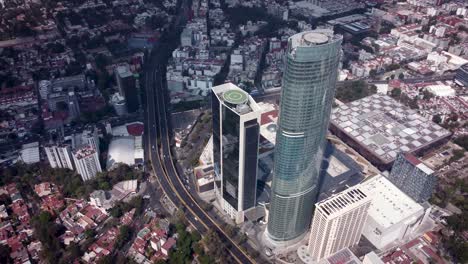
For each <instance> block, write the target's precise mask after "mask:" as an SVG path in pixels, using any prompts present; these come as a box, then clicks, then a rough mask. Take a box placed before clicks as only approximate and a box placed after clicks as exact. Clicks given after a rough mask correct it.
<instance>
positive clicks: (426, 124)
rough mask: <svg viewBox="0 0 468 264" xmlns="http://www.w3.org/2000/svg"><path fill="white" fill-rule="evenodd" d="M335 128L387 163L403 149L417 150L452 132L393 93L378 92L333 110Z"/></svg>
mask: <svg viewBox="0 0 468 264" xmlns="http://www.w3.org/2000/svg"><path fill="white" fill-rule="evenodd" d="M331 125H332V128H333V127H335V128H337V129H338V130H340V131H341V132H343V133H345V134H346V135H348V136H349V137H350V138H351V139H352V140H354V141H355V142H357V143H358V144H359V145H361V146H362V147H364V148H365V149H367V150H368V151H370V152H371V153H373V154H374V155H375V156H376V157H378V158H379V160H381V161H383V162H384V163H390V162H393V161H394V160H395V158H396V156H397V154H398V153H399V152H413V151H416V150H419V149H421V148H423V147H426V146H428V145H430V144H432V143H434V142H436V141H439V140H441V139H443V138H446V137H448V136H449V135H450V132H449V131H448V130H446V129H444V128H442V127H441V126H439V125H437V124H436V123H434V122H432V121H430V120H428V119H426V118H425V117H422V116H421V115H419V114H418V113H417V112H416V111H414V110H412V109H409V108H408V107H406V106H403V105H402V104H401V103H399V102H397V101H396V100H394V99H392V98H391V97H389V96H386V95H381V94H374V95H372V96H368V97H366V98H363V99H360V100H357V101H354V102H351V103H348V104H344V105H341V106H339V107H337V108H335V109H333V111H332V117H331Z"/></svg>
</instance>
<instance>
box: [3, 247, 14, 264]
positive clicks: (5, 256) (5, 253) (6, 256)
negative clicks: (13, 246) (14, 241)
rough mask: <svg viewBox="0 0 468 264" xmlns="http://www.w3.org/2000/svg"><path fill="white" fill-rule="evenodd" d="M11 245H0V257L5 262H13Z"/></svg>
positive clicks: (6, 263) (7, 263) (8, 263)
mask: <svg viewBox="0 0 468 264" xmlns="http://www.w3.org/2000/svg"><path fill="white" fill-rule="evenodd" d="M10 253H11V250H10V247H9V246H7V245H0V259H1V260H2V261H3V263H5V264H10V263H13V260H12V259H11V257H10Z"/></svg>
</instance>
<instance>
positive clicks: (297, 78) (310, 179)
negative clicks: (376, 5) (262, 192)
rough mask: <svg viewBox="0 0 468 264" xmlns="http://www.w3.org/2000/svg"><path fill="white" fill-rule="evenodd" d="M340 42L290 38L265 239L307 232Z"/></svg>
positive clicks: (319, 33) (319, 36) (315, 35)
mask: <svg viewBox="0 0 468 264" xmlns="http://www.w3.org/2000/svg"><path fill="white" fill-rule="evenodd" d="M341 41H342V37H341V36H339V35H334V34H333V31H331V30H313V31H307V32H302V33H299V34H296V35H294V36H292V37H290V38H289V40H288V47H287V50H286V60H285V72H284V76H283V85H282V90H281V103H280V116H279V122H278V129H277V133H276V147H275V165H274V176H273V183H272V194H271V196H272V198H271V199H272V200H271V204H270V210H269V217H268V227H267V237H268V238H269V241H273V242H276V243H278V242H285V243H286V242H287V243H294V242H296V241H297V240H300V239H301V238H302V237H303V236H304V235H305V233H306V232H307V230H308V229H309V226H310V223H311V220H312V213H313V204H314V203H315V202H316V199H317V193H318V183H319V173H320V164H321V162H322V157H323V149H324V143H325V135H326V132H327V127H328V122H329V118H330V111H331V106H332V101H333V96H334V93H335V85H336V81H337V77H338V76H337V75H338V67H339V63H340V57H341V56H340V55H341Z"/></svg>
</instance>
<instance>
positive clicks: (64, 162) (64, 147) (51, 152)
mask: <svg viewBox="0 0 468 264" xmlns="http://www.w3.org/2000/svg"><path fill="white" fill-rule="evenodd" d="M44 150H45V153H46V155H47V160H48V161H49V164H50V166H51V167H52V168H67V169H70V170H73V169H74V166H73V157H72V151H71V146H70V145H69V144H57V145H54V144H51V145H47V146H45V147H44Z"/></svg>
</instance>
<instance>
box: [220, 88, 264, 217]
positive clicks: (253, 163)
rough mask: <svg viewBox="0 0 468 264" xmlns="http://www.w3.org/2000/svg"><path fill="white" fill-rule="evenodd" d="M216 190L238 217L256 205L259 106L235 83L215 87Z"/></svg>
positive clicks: (233, 214)
mask: <svg viewBox="0 0 468 264" xmlns="http://www.w3.org/2000/svg"><path fill="white" fill-rule="evenodd" d="M211 104H212V113H213V162H214V170H215V193H216V197H217V199H218V201H219V202H220V204H221V207H222V208H223V210H224V211H225V212H226V213H227V214H228V215H229V216H230V217H231V218H232V219H234V220H235V221H236V223H241V222H243V221H244V212H245V211H246V210H248V209H251V208H253V207H255V204H256V190H257V166H258V141H259V135H260V134H259V131H260V125H259V122H260V121H259V120H260V115H261V111H260V108H259V106H258V105H257V104H256V103H255V101H254V100H253V99H252V97H250V96H249V95H248V94H247V93H245V92H244V91H242V89H240V88H239V87H237V86H235V85H233V84H232V83H226V84H223V85H219V86H215V87H213V88H212V98H211Z"/></svg>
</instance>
